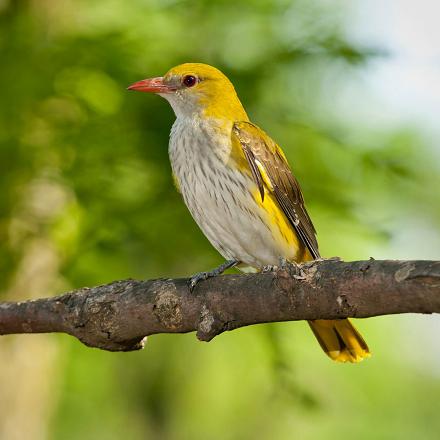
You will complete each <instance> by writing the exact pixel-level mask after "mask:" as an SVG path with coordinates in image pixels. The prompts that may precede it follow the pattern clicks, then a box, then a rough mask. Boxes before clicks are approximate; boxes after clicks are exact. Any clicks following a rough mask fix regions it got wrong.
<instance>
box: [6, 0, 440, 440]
mask: <svg viewBox="0 0 440 440" xmlns="http://www.w3.org/2000/svg"><path fill="white" fill-rule="evenodd" d="M439 9H440V7H439V4H438V2H434V1H419V2H413V1H410V0H389V1H387V2H381V1H379V0H374V1H372V0H356V1H353V0H351V1H350V0H346V1H343V0H340V1H338V0H330V1H328V0H321V1H320V0H249V1H241V2H240V1H229V0H218V1H209V0H199V1H184V0H180V1H179V0H129V1H124V2H122V1H118V0H0V61H1V67H0V298H1V299H2V300H15V301H18V300H25V299H30V298H36V297H39V296H48V295H54V294H57V293H61V292H63V291H66V290H69V289H75V288H78V287H83V286H93V285H97V284H103V283H107V282H110V281H112V280H115V279H123V278H128V277H131V278H156V277H164V276H165V277H179V276H187V275H189V274H192V273H194V272H197V271H202V270H207V269H210V268H212V267H214V266H215V265H217V264H219V263H221V261H222V260H221V258H220V256H219V255H218V254H217V253H216V252H215V251H214V250H213V249H212V248H211V246H210V245H209V243H208V241H207V240H206V239H205V238H204V236H203V235H202V233H201V232H200V231H199V230H198V229H197V227H196V225H195V223H194V222H193V220H192V218H191V217H190V215H189V213H188V211H187V210H186V208H185V207H184V205H183V202H182V200H181V198H180V196H179V195H178V194H177V193H176V191H175V190H174V188H173V184H172V179H171V176H170V165H169V162H168V156H167V143H168V135H169V131H170V127H171V124H172V123H173V120H174V116H173V114H172V111H171V109H170V108H169V105H168V104H167V103H166V102H165V101H164V100H162V99H161V98H159V97H155V96H147V95H143V94H140V93H128V92H127V91H126V90H125V88H126V87H127V86H128V85H129V84H131V83H133V82H135V81H137V80H140V79H143V78H145V77H151V76H159V75H161V74H163V73H165V72H166V71H167V70H168V69H169V68H170V67H172V66H174V65H176V64H179V63H182V62H187V61H200V62H207V63H210V64H213V65H215V66H217V67H219V68H220V69H222V70H223V71H224V72H225V73H226V74H227V75H228V76H229V77H230V78H231V80H232V81H233V82H234V84H235V86H236V89H237V91H238V94H239V96H240V97H241V99H242V101H243V103H244V105H245V107H246V109H247V110H248V113H249V115H250V117H251V119H252V120H253V121H254V122H256V123H257V124H258V125H260V126H262V127H263V128H264V129H265V130H266V131H267V132H269V133H270V134H271V136H272V137H273V138H274V139H275V140H276V141H277V142H278V143H280V145H281V146H282V147H283V148H284V150H285V152H286V154H287V157H288V158H289V161H290V163H291V165H292V167H293V169H294V171H295V173H296V175H297V177H298V178H299V180H300V182H301V184H302V188H303V191H304V194H305V199H306V202H307V206H308V208H309V212H310V214H311V216H312V218H313V220H314V223H315V225H316V227H317V230H318V239H319V241H320V246H321V250H322V254H323V255H325V256H327V257H331V256H335V255H338V256H340V257H342V258H343V259H345V260H353V259H368V258H369V257H370V256H374V257H375V258H378V259H379V258H390V259H393V258H396V259H397V258H401V259H440V232H439V230H440V191H439V188H440V169H439V168H440V165H439V163H440V160H439V159H440V148H439V141H440V128H439V124H438V117H439V115H440V49H439V45H438V41H439V39H440V30H439V29H440V28H439V27H438V24H437V22H438V16H439V13H440V10H439ZM357 326H358V328H359V329H360V330H361V331H362V333H363V334H364V336H365V338H366V339H367V341H368V342H369V345H370V347H371V348H372V351H373V357H372V358H371V359H370V360H368V361H366V362H364V363H362V364H360V365H355V366H353V365H337V364H333V363H331V362H330V361H329V360H328V359H327V358H326V357H325V356H324V355H323V354H322V352H321V350H320V348H319V346H318V344H317V343H316V341H315V340H314V337H313V335H312V333H311V332H310V331H309V330H308V327H307V325H306V324H305V323H303V322H296V323H282V324H271V325H261V326H254V327H252V328H244V329H240V330H236V331H234V332H231V333H228V334H223V335H221V336H219V337H218V338H216V339H215V340H214V341H212V342H210V343H209V344H205V343H201V342H198V341H197V340H196V338H195V335H194V334H188V335H171V336H170V335H159V336H154V337H151V338H149V340H148V343H147V344H146V348H145V350H143V351H141V352H136V353H107V352H103V351H99V350H96V349H90V348H86V347H85V346H83V345H81V344H80V343H79V342H78V341H76V340H74V339H73V338H71V337H69V336H66V335H32V336H30V335H27V336H7V337H2V338H1V339H0V439H1V440H3V439H7V440H15V439H20V440H21V439H31V440H40V439H56V440H57V439H63V440H64V439H66V440H69V439H84V440H86V439H101V438H102V439H121V438H126V439H130V440H131V439H134V440H137V439H165V440H181V439H191V440H192V439H194V440H197V439H214V440H216V439H222V440H228V439H291V438H298V439H322V438H327V439H336V438H344V437H345V438H348V436H353V437H352V438H357V439H372V438H374V439H394V438H396V439H413V438H415V437H416V436H418V437H419V438H423V439H437V438H439V435H440V418H439V417H438V401H439V398H440V344H439V343H438V334H439V330H440V321H439V319H438V318H437V317H430V316H416V315H412V316H411V315H407V316H389V317H380V318H373V319H368V320H362V321H357Z"/></svg>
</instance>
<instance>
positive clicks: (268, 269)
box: [261, 257, 293, 273]
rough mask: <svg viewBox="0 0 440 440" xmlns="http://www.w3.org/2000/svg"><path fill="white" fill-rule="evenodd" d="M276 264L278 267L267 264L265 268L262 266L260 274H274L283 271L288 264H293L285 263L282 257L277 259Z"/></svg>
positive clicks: (285, 260)
mask: <svg viewBox="0 0 440 440" xmlns="http://www.w3.org/2000/svg"><path fill="white" fill-rule="evenodd" d="M278 262H279V263H278V266H275V265H272V264H267V265H266V266H263V267H262V269H261V272H263V273H264V272H276V271H277V270H279V269H285V268H286V267H287V266H288V265H289V264H293V263H291V262H289V261H287V259H286V258H284V257H279V258H278Z"/></svg>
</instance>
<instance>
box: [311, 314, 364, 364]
mask: <svg viewBox="0 0 440 440" xmlns="http://www.w3.org/2000/svg"><path fill="white" fill-rule="evenodd" d="M308 322H309V325H310V327H311V329H312V331H313V333H314V335H315V336H316V339H317V340H318V342H319V345H320V346H321V347H322V349H323V350H324V351H325V353H326V354H327V356H329V357H330V358H331V359H333V360H334V361H336V362H360V361H362V360H363V359H365V358H368V357H370V356H371V354H370V350H369V349H368V345H367V344H366V343H365V341H364V339H363V338H362V336H361V335H360V333H359V332H358V331H357V330H356V329H355V328H354V326H353V324H352V323H351V322H350V321H349V320H348V319H341V320H335V321H330V320H329V321H327V320H323V319H318V320H315V321H308Z"/></svg>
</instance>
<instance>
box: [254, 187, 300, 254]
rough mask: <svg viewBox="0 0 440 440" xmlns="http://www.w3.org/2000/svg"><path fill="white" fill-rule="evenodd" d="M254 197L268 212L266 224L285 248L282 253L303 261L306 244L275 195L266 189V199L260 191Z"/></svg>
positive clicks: (275, 239)
mask: <svg viewBox="0 0 440 440" xmlns="http://www.w3.org/2000/svg"><path fill="white" fill-rule="evenodd" d="M253 196H254V199H255V200H256V202H257V203H258V205H260V206H261V207H262V208H263V210H264V211H265V213H266V224H267V225H269V227H270V229H271V231H272V235H273V238H274V241H275V242H276V243H277V244H278V245H279V246H280V247H282V248H284V249H285V252H284V254H283V255H282V256H283V257H284V258H286V259H287V260H289V261H296V262H301V261H303V259H304V254H305V246H304V244H303V243H301V242H300V240H299V239H298V236H297V235H296V232H295V229H293V226H292V224H291V223H290V222H289V220H288V219H287V217H286V216H285V214H284V212H283V211H282V210H281V208H280V207H279V205H278V202H277V201H276V200H275V199H274V196H273V195H272V194H271V193H269V192H268V191H266V190H265V193H264V200H261V194H260V191H259V190H258V189H257V190H256V191H255V192H254V195H253Z"/></svg>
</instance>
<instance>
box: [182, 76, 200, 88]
mask: <svg viewBox="0 0 440 440" xmlns="http://www.w3.org/2000/svg"><path fill="white" fill-rule="evenodd" d="M196 83H197V78H196V77H195V76H194V75H186V76H185V77H184V78H183V85H184V86H185V87H192V86H195V85H196Z"/></svg>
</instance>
